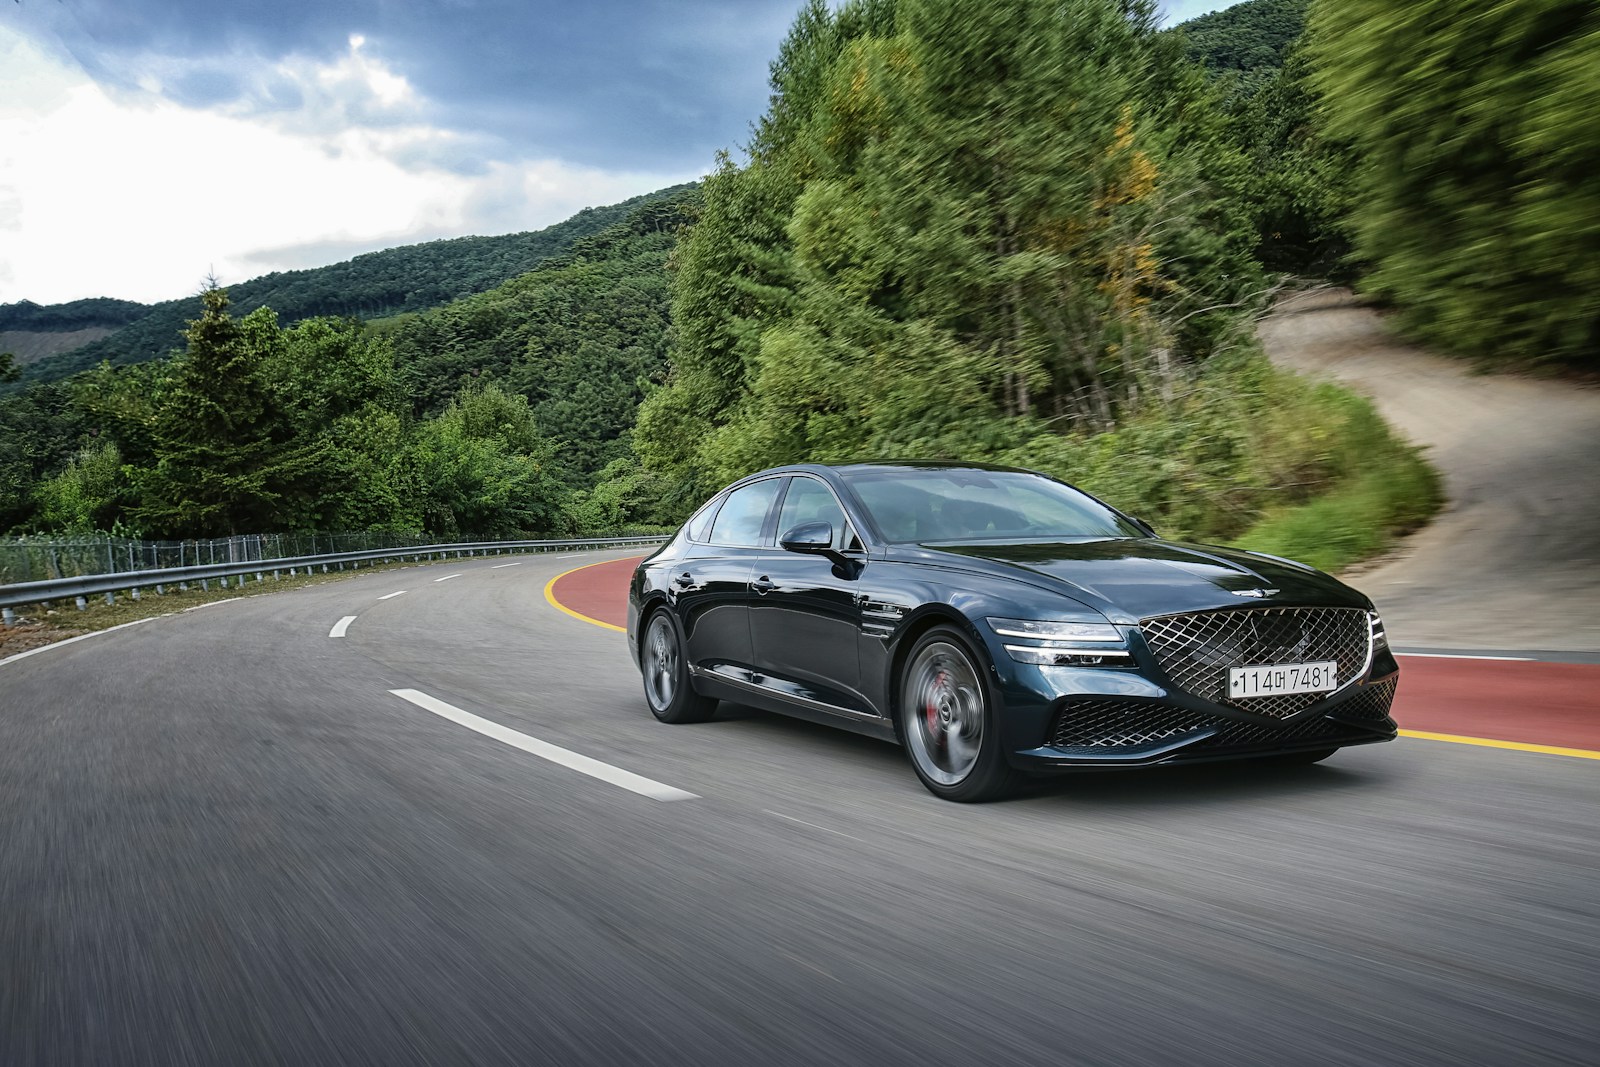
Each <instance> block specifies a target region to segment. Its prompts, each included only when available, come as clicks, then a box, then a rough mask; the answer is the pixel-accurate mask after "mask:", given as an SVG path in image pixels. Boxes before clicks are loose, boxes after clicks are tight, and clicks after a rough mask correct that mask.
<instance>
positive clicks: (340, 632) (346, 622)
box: [328, 615, 356, 637]
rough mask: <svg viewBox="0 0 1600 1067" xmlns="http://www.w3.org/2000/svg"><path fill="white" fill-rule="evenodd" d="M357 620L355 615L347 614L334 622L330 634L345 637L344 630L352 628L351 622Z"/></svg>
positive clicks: (330, 635)
mask: <svg viewBox="0 0 1600 1067" xmlns="http://www.w3.org/2000/svg"><path fill="white" fill-rule="evenodd" d="M355 621H356V617H355V616H354V615H346V616H345V617H344V618H342V619H340V620H339V621H338V622H336V623H334V624H333V629H331V630H329V631H328V636H329V637H343V636H344V632H345V631H346V630H348V629H350V624H351V623H353V622H355Z"/></svg>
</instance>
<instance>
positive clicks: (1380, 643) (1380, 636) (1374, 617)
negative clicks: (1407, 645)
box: [1367, 611, 1389, 651]
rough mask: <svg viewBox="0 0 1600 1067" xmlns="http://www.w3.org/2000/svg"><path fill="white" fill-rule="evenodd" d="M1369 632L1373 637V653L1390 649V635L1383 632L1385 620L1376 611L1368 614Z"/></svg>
mask: <svg viewBox="0 0 1600 1067" xmlns="http://www.w3.org/2000/svg"><path fill="white" fill-rule="evenodd" d="M1367 630H1368V632H1369V633H1371V635H1372V649H1373V651H1377V650H1378V649H1380V648H1388V647H1389V635H1388V634H1386V633H1384V632H1383V620H1382V619H1380V618H1378V613H1377V612H1376V611H1369V612H1367Z"/></svg>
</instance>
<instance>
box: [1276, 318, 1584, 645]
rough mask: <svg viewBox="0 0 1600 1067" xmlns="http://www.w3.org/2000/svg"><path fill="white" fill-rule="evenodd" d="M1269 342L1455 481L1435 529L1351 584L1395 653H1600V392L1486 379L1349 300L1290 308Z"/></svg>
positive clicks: (1281, 359)
mask: <svg viewBox="0 0 1600 1067" xmlns="http://www.w3.org/2000/svg"><path fill="white" fill-rule="evenodd" d="M1260 334H1261V340H1262V343H1263V344H1264V345H1265V347H1266V350H1267V353H1268V355H1270V356H1271V358H1272V360H1273V362H1275V363H1277V364H1278V365H1280V366H1283V367H1287V368H1290V369H1292V370H1296V371H1299V372H1301V373H1303V374H1308V375H1312V376H1316V377H1323V378H1334V379H1337V380H1339V381H1341V382H1344V383H1345V384H1347V385H1349V386H1351V387H1352V388H1355V389H1356V390H1358V391H1360V392H1362V393H1364V394H1365V395H1367V396H1369V397H1371V398H1372V399H1373V400H1374V401H1375V402H1376V404H1377V406H1378V410H1379V411H1380V412H1381V413H1382V414H1383V417H1384V418H1385V419H1387V420H1388V422H1389V424H1390V425H1391V426H1393V427H1394V428H1395V430H1396V431H1397V432H1398V433H1400V434H1401V435H1402V436H1404V437H1405V438H1407V439H1408V440H1410V441H1412V442H1413V443H1415V444H1418V445H1422V446H1424V447H1425V448H1426V449H1427V451H1426V455H1427V457H1428V459H1429V460H1430V461H1431V462H1432V463H1433V464H1434V466H1435V467H1436V468H1437V469H1438V470H1439V472H1440V474H1441V475H1442V476H1443V478H1444V484H1445V492H1446V495H1447V497H1448V503H1447V505H1446V508H1445V510H1444V511H1442V512H1441V513H1440V514H1439V516H1438V518H1437V519H1435V520H1434V522H1433V523H1432V524H1430V525H1429V526H1428V527H1427V528H1425V529H1423V530H1421V531H1419V532H1417V533H1416V534H1413V535H1412V536H1411V537H1408V538H1406V540H1405V541H1404V542H1403V543H1402V544H1401V545H1400V547H1399V549H1398V550H1397V551H1396V552H1394V553H1392V554H1391V555H1390V556H1388V557H1387V558H1385V559H1382V560H1379V561H1376V562H1373V563H1368V564H1366V565H1364V566H1362V567H1360V568H1358V569H1356V570H1355V571H1353V572H1352V573H1350V574H1347V575H1345V577H1346V578H1348V579H1351V580H1353V581H1354V584H1356V585H1357V586H1358V587H1359V588H1360V589H1362V591H1364V592H1366V593H1367V594H1368V595H1370V596H1371V597H1372V598H1373V599H1374V600H1375V601H1376V602H1377V604H1378V607H1379V609H1380V610H1381V611H1382V613H1383V616H1384V620H1385V622H1386V623H1387V624H1388V629H1389V634H1390V639H1391V640H1392V641H1394V642H1395V644H1397V645H1403V646H1411V647H1432V648H1476V649H1513V650H1515V649H1522V650H1550V651H1571V652H1597V651H1600V389H1594V388H1588V387H1584V386H1580V385H1575V384H1573V383H1571V382H1562V381H1550V380H1540V379H1532V378H1523V377H1514V376H1510V375H1499V374H1477V373H1474V371H1473V369H1472V367H1471V366H1470V365H1469V364H1466V363H1463V362H1458V361H1455V360H1449V359H1445V358H1442V357H1440V356H1435V355H1432V354H1430V353H1427V352H1425V351H1422V350H1420V349H1417V348H1415V347H1411V346H1409V345H1406V344H1403V343H1401V342H1400V341H1397V340H1395V339H1394V338H1393V337H1391V336H1390V335H1389V334H1388V332H1387V331H1386V330H1385V328H1384V325H1383V320H1382V317H1381V316H1380V315H1379V314H1378V313H1377V312H1375V311H1373V310H1372V309H1370V308H1367V307H1363V306H1362V305H1361V303H1360V302H1359V300H1358V299H1357V298H1356V297H1355V296H1354V295H1353V294H1351V293H1350V292H1349V291H1347V290H1337V289H1336V290H1321V291H1316V292H1312V293H1307V294H1301V295H1297V296H1293V297H1290V298H1287V299H1285V300H1284V301H1282V302H1281V303H1280V304H1279V305H1278V307H1277V308H1276V309H1275V310H1274V312H1273V314H1271V315H1270V316H1268V317H1267V318H1266V319H1264V320H1263V321H1262V323H1261V326H1260Z"/></svg>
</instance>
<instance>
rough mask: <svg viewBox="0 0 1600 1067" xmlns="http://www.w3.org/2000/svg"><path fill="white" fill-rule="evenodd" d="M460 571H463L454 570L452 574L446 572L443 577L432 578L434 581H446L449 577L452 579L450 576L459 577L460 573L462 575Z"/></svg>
mask: <svg viewBox="0 0 1600 1067" xmlns="http://www.w3.org/2000/svg"><path fill="white" fill-rule="evenodd" d="M462 573H463V572H461V571H456V573H454V574H447V575H445V576H444V577H443V578H435V579H434V581H436V582H448V581H449V580H450V579H452V578H459V577H461V575H462Z"/></svg>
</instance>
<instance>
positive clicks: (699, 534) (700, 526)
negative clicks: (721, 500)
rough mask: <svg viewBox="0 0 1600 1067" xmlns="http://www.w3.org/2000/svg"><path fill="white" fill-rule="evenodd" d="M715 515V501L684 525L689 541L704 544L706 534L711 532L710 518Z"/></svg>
mask: <svg viewBox="0 0 1600 1067" xmlns="http://www.w3.org/2000/svg"><path fill="white" fill-rule="evenodd" d="M716 513H717V509H716V505H715V501H714V500H713V502H712V503H710V504H707V505H706V506H705V507H703V508H701V509H700V510H699V511H698V512H696V513H695V515H694V517H693V518H691V519H690V520H689V521H688V523H686V524H685V525H686V526H687V527H688V533H689V540H691V541H699V542H701V543H704V542H705V539H706V534H707V533H709V532H710V530H711V517H712V516H713V515H715V514H716Z"/></svg>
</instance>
